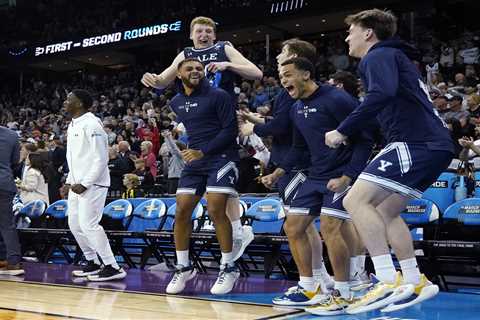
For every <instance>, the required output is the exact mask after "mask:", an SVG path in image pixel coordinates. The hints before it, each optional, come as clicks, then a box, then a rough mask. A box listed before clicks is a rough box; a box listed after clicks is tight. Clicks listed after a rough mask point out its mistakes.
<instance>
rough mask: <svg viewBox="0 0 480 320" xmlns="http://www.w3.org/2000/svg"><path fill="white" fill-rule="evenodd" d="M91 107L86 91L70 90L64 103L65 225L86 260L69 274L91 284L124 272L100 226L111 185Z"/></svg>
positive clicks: (105, 150)
mask: <svg viewBox="0 0 480 320" xmlns="http://www.w3.org/2000/svg"><path fill="white" fill-rule="evenodd" d="M91 105H92V97H91V96H90V94H89V93H88V91H85V90H73V91H72V92H70V93H69V94H68V95H67V99H66V100H65V102H64V107H65V109H66V111H67V112H68V113H69V114H70V115H71V116H72V121H71V122H70V124H69V126H68V132H67V162H68V167H69V169H70V171H69V173H68V176H67V181H66V184H65V187H66V188H68V189H69V192H68V224H69V226H70V230H71V231H72V234H73V236H74V237H75V240H76V241H77V243H78V245H79V246H80V248H81V249H82V251H83V254H84V255H85V258H86V259H87V261H88V263H87V265H86V266H85V267H84V268H83V269H82V270H76V271H73V273H72V274H73V276H77V277H87V278H88V280H90V281H108V280H114V279H123V278H125V276H126V272H125V271H124V270H123V269H122V268H120V267H119V265H118V264H117V262H116V261H115V257H114V255H113V252H112V249H111V248H110V243H109V242H108V239H107V236H106V234H105V231H104V230H103V228H102V226H101V225H100V224H99V222H100V220H101V218H102V211H103V206H104V205H105V199H106V197H107V191H108V187H109V186H110V173H109V170H108V140H107V134H106V132H105V131H104V129H103V125H102V122H101V121H100V119H98V118H97V117H95V116H94V115H93V114H92V113H91V112H88V109H89V108H90V106H91ZM99 256H100V258H101V260H102V262H103V264H104V266H103V267H102V264H101V262H100V260H99V259H98V257H99Z"/></svg>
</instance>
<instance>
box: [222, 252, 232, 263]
mask: <svg viewBox="0 0 480 320" xmlns="http://www.w3.org/2000/svg"><path fill="white" fill-rule="evenodd" d="M221 263H222V264H226V265H227V266H232V265H233V253H232V252H231V251H230V252H222V261H221Z"/></svg>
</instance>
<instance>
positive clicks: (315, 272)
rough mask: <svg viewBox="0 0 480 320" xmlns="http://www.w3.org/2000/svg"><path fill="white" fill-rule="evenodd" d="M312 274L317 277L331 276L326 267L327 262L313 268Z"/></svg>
mask: <svg viewBox="0 0 480 320" xmlns="http://www.w3.org/2000/svg"><path fill="white" fill-rule="evenodd" d="M312 274H313V277H314V278H315V279H320V278H322V277H330V275H329V274H328V271H327V268H325V263H323V262H322V264H321V266H320V268H318V269H312Z"/></svg>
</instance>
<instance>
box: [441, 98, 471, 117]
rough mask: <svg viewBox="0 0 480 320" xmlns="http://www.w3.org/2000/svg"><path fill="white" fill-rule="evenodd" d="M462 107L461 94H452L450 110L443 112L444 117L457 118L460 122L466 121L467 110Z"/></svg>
mask: <svg viewBox="0 0 480 320" xmlns="http://www.w3.org/2000/svg"><path fill="white" fill-rule="evenodd" d="M462 108H463V98H462V97H461V96H453V97H452V98H451V99H450V110H449V111H448V112H447V113H446V114H445V119H452V118H454V119H457V120H458V121H460V123H466V120H467V119H468V117H469V116H470V114H469V113H468V111H465V110H463V109H462Z"/></svg>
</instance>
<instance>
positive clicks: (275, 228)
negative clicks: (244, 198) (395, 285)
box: [245, 199, 285, 234]
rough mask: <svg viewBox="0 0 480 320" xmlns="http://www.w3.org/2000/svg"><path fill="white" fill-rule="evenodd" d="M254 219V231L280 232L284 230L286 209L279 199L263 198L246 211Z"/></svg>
mask: <svg viewBox="0 0 480 320" xmlns="http://www.w3.org/2000/svg"><path fill="white" fill-rule="evenodd" d="M245 215H246V216H247V217H248V218H250V219H252V223H251V224H252V228H253V232H254V233H271V234H280V233H281V232H282V226H283V221H284V219H285V211H284V210H283V206H282V204H281V202H280V201H279V200H276V199H263V200H260V201H257V202H255V203H254V204H253V205H252V206H251V207H250V208H249V209H248V210H247V212H246V213H245Z"/></svg>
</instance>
